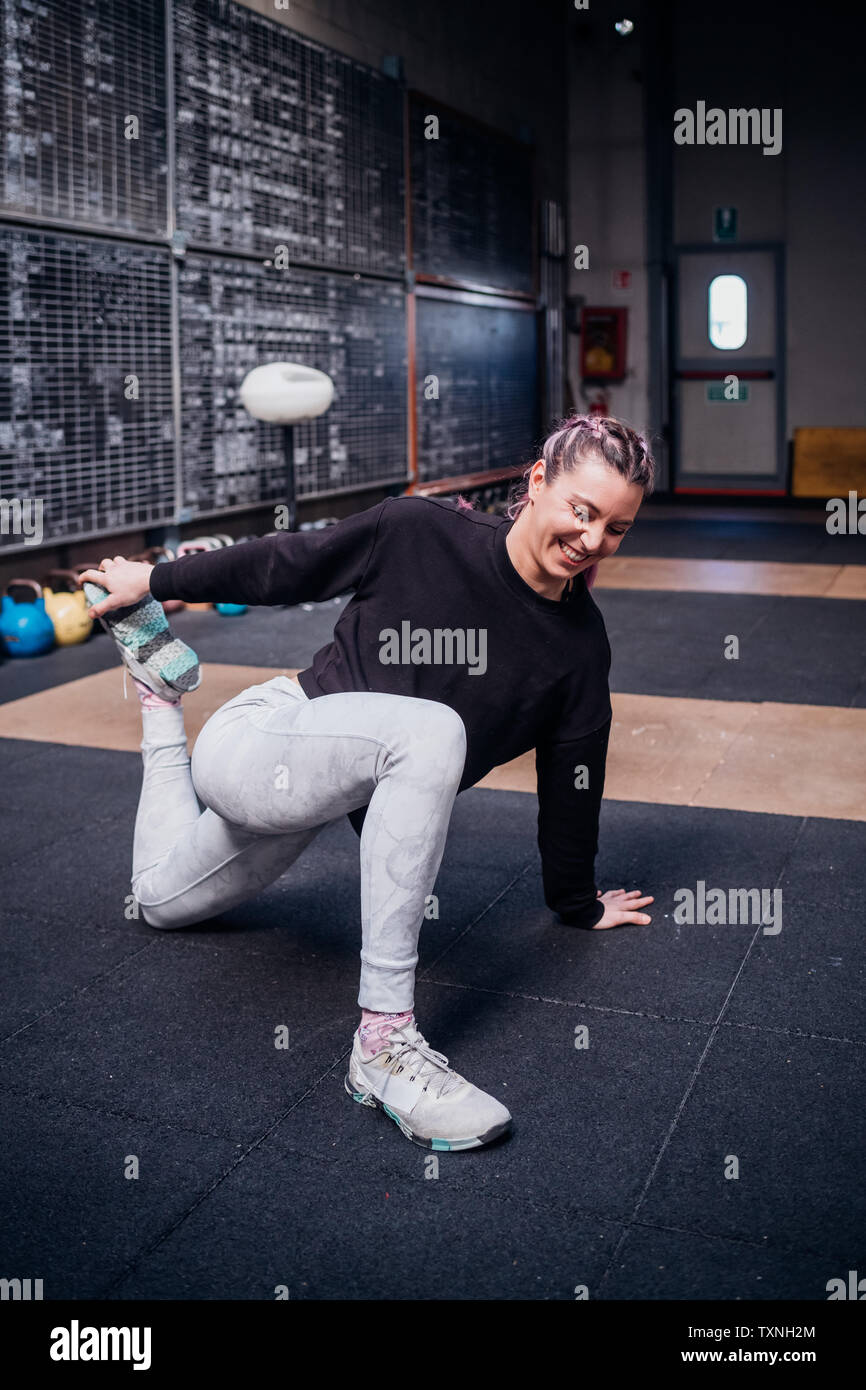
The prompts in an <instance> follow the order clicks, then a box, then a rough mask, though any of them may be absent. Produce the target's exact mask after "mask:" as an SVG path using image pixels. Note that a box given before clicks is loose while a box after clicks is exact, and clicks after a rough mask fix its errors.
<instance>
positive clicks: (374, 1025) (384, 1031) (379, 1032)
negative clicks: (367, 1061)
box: [358, 1009, 415, 1057]
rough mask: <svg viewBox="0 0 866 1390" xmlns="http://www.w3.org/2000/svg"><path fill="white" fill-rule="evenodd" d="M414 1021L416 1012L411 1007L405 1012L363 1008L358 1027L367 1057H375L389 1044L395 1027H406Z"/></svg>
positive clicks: (362, 1048)
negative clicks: (386, 1011)
mask: <svg viewBox="0 0 866 1390" xmlns="http://www.w3.org/2000/svg"><path fill="white" fill-rule="evenodd" d="M414 1022H415V1014H414V1013H413V1011H412V1010H411V1009H409V1010H408V1011H407V1012H406V1013H403V1014H377V1013H375V1012H374V1011H373V1010H372V1009H362V1010H361V1022H360V1025H359V1027H358V1037H359V1038H360V1040H361V1051H362V1053H363V1054H364V1056H365V1057H375V1056H376V1053H377V1052H382V1051H384V1049H385V1048H386V1047H387V1046H388V1039H389V1037H390V1036H391V1032H392V1030H393V1029H394V1028H405V1027H406V1026H407V1024H409V1023H414Z"/></svg>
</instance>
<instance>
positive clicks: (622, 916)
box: [593, 888, 655, 931]
mask: <svg viewBox="0 0 866 1390" xmlns="http://www.w3.org/2000/svg"><path fill="white" fill-rule="evenodd" d="M596 896H597V897H599V898H601V901H602V902H603V903H604V916H603V917H602V919H601V921H600V922H596V924H595V926H594V927H593V931H606V930H607V928H608V927H621V926H624V925H625V923H626V922H637V923H638V925H639V926H642V927H645V926H648V925H649V923H650V922H651V921H652V918H651V917H650V915H649V913H648V912H638V911H637V910H636V909H637V908H639V907H646V905H647V903H654V902H655V898H652V897H646V898H644V897H641V891H640V889H639V888H633V889H632V890H631V892H630V893H627V892H626V891H625V889H624V888H611V889H609V890H608V892H607V893H602V891H601V889H599V890H598V893H597V894H596Z"/></svg>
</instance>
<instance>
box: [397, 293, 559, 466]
mask: <svg viewBox="0 0 866 1390" xmlns="http://www.w3.org/2000/svg"><path fill="white" fill-rule="evenodd" d="M417 323H418V345H417V350H416V351H417V406H418V476H419V479H420V480H421V481H423V482H432V481H433V480H434V479H438V478H447V477H451V476H452V475H458V474H461V473H475V472H480V471H482V470H484V469H488V468H506V467H509V466H511V465H517V464H519V463H522V462H523V461H524V459H525V458H528V455H529V453H531V451H532V447H533V444H534V441H535V437H536V433H537V429H538V422H537V404H536V387H535V379H536V328H535V315H534V314H533V313H530V312H527V311H526V310H520V309H506V308H487V307H483V306H479V305H475V304H464V303H458V302H452V301H449V300H444V299H427V298H422V297H420V296H419V298H418V304H417ZM433 376H435V378H436V382H438V386H436V385H435V383H433V382H431V380H430V378H431V377H433ZM434 389H438V393H439V398H438V400H437V399H435V398H434V397H433V396H432V394H431V396H430V399H428V398H427V397H428V394H430V393H431V392H432V391H433V390H434Z"/></svg>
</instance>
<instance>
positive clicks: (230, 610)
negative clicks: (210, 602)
mask: <svg viewBox="0 0 866 1390" xmlns="http://www.w3.org/2000/svg"><path fill="white" fill-rule="evenodd" d="M214 608H215V609H216V611H217V612H218V613H222V615H223V617H224V618H234V617H236V616H237V615H238V614H240V613H246V611H247V605H246V604H245V603H215V604H214Z"/></svg>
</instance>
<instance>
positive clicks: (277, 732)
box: [132, 676, 466, 1013]
mask: <svg viewBox="0 0 866 1390" xmlns="http://www.w3.org/2000/svg"><path fill="white" fill-rule="evenodd" d="M142 722H143V726H144V731H143V736H142V742H141V750H142V755H143V759H144V779H143V783H142V788H141V799H140V801H139V805H138V814H137V817H136V821H135V837H134V844H133V867H132V888H133V892H134V894H135V897H136V899H137V900H138V903H139V904H140V906H141V910H142V915H143V917H144V920H145V921H146V922H148V923H149V924H150V925H151V926H153V927H167V928H172V927H185V926H189V925H190V924H191V923H193V922H201V921H204V920H206V919H207V918H209V917H213V916H215V915H217V914H218V913H220V912H224V911H226V910H227V909H229V908H232V907H235V906H236V905H237V904H238V903H241V902H244V901H246V900H248V899H250V898H252V897H254V896H255V895H256V893H258V892H259V891H260V890H261V889H262V888H263V887H264V886H265V885H266V884H268V883H272V882H273V881H274V879H276V878H279V876H280V875H281V874H283V873H285V871H286V870H287V869H288V868H289V867H290V866H291V865H292V864H293V863H294V862H295V860H296V859H297V858H298V856H299V855H300V854H301V853H302V851H303V850H304V849H305V848H306V846H307V845H308V844H309V843H310V841H311V840H312V839H313V838H314V837H315V836H316V835H317V834H318V832H319V831H320V830H322V829H323V828H324V827H325V826H326V825H327V824H328V823H329V822H330V821H333V820H336V819H338V818H339V817H341V816H344V815H345V814H346V813H347V812H349V811H353V810H356V809H357V808H359V807H361V806H366V805H367V804H368V803H369V809H368V811H367V815H366V819H365V821H364V825H363V829H362V833H361V987H360V993H359V995H358V1003H359V1004H360V1005H361V1006H362V1007H363V1008H367V1009H375V1010H377V1011H379V1012H382V1013H391V1012H398V1011H402V1010H406V1009H411V1008H412V1006H413V1004H414V986H415V967H416V965H417V963H418V936H419V933H420V930H421V922H422V920H423V918H424V907H425V898H426V897H427V895H428V894H430V893H432V891H433V885H434V883H435V880H436V875H437V873H438V870H439V865H440V862H441V860H442V855H443V852H444V849H445V839H446V835H447V833H448V824H449V821H450V819H451V809H452V806H453V804H454V797H455V796H456V794H457V788H458V786H459V783H460V778H461V776H462V774H463V764H464V760H465V757H466V730H465V727H464V724H463V720H462V719H461V718H460V715H459V714H457V713H456V712H455V711H454V710H452V709H451V708H450V707H449V706H448V705H443V704H440V703H439V702H438V701H435V700H420V699H416V698H414V697H412V696H405V695H382V694H377V693H375V692H370V693H367V692H353V693H349V694H344V695H322V696H319V697H317V698H316V699H315V700H309V699H308V698H307V696H306V695H305V694H304V692H303V690H302V689H301V687H300V686H299V685H297V684H296V683H295V682H294V681H292V680H290V679H289V678H288V677H286V676H276V677H274V679H273V680H269V681H265V682H264V684H262V685H253V686H250V687H249V688H248V689H246V690H242V691H241V693H240V694H239V695H236V696H235V698H234V699H232V700H229V701H228V703H227V704H225V705H223V706H222V707H221V708H220V709H219V710H217V712H216V714H214V715H213V716H212V717H211V718H210V719H209V720H208V721H207V723H206V724H205V726H204V728H203V729H202V731H201V733H200V734H199V736H198V739H197V740H196V743H195V747H194V749H193V754H192V760H191V761H190V758H189V755H188V754H187V749H186V733H185V730H184V723H183V710H182V707H181V705H178V706H177V707H176V708H170V709H160V710H142ZM199 801H201V802H202V803H203V804H204V807H205V809H204V810H202V807H201V805H200V804H199Z"/></svg>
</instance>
